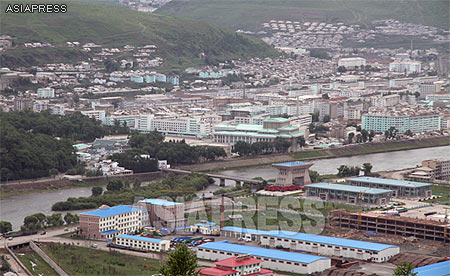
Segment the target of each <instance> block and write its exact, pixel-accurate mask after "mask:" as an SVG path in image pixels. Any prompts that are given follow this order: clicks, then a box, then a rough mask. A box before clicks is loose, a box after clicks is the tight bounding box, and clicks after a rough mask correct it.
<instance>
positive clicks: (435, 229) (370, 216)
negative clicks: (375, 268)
mask: <svg viewBox="0 0 450 276" xmlns="http://www.w3.org/2000/svg"><path fill="white" fill-rule="evenodd" d="M329 218H330V224H331V226H335V227H342V228H351V229H360V230H363V231H374V232H377V233H383V234H390V235H398V236H401V237H410V236H411V237H416V238H418V239H427V240H433V241H441V242H446V243H450V235H448V234H447V231H448V227H449V226H448V223H447V222H442V221H436V220H432V219H416V218H410V217H402V216H393V215H383V214H377V213H373V212H370V213H360V212H351V211H346V210H342V209H340V210H331V211H330V213H329Z"/></svg>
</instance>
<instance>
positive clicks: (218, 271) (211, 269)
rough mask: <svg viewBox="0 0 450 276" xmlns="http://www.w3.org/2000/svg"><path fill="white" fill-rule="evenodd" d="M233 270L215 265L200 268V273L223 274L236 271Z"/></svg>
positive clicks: (213, 275)
mask: <svg viewBox="0 0 450 276" xmlns="http://www.w3.org/2000/svg"><path fill="white" fill-rule="evenodd" d="M236 272H237V271H235V270H223V269H220V268H217V267H207V268H203V269H201V270H200V275H202V276H203V275H208V276H209V275H211V276H223V275H230V274H233V273H236Z"/></svg>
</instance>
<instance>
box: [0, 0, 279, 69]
mask: <svg viewBox="0 0 450 276" xmlns="http://www.w3.org/2000/svg"><path fill="white" fill-rule="evenodd" d="M8 3H33V2H31V1H14V2H10V1H1V2H0V6H1V7H0V9H1V12H0V17H1V18H2V20H1V21H0V24H1V25H0V29H1V34H2V35H11V36H13V37H15V43H16V44H21V43H24V42H49V43H52V44H53V45H55V46H58V47H65V42H67V41H79V42H81V43H86V42H94V43H97V44H101V45H103V46H106V47H108V46H123V45H126V44H132V45H136V46H138V45H145V44H155V45H156V46H158V52H157V54H158V56H161V57H163V58H165V59H166V60H169V62H170V63H172V64H177V65H180V64H186V65H187V64H188V63H192V62H194V63H195V62H201V61H200V59H199V58H198V57H199V55H200V53H205V54H206V56H207V57H209V58H210V59H213V60H224V59H231V58H248V57H253V56H273V55H276V52H275V51H274V50H273V49H272V48H271V47H270V46H267V45H266V44H265V43H263V42H262V41H260V40H257V39H254V38H250V37H247V36H243V35H240V34H236V33H234V32H232V31H229V30H226V29H223V28H220V27H218V26H215V25H212V24H210V23H205V22H199V21H194V20H191V19H180V18H174V17H169V16H162V15H155V14H148V13H143V12H138V11H134V10H130V9H126V8H119V7H114V6H107V5H98V4H90V3H86V2H78V1H69V2H66V3H67V5H68V7H67V9H68V11H67V13H64V14H44V13H33V14H12V13H5V9H6V5H7V4H8ZM4 54H6V55H7V57H8V54H10V53H8V51H6V53H4ZM14 55H16V56H17V55H20V53H17V51H16V52H15V53H14ZM57 58H59V57H55V59H57ZM2 61H5V60H4V59H3V58H2ZM49 62H51V61H49ZM8 63H11V60H9V61H8ZM8 65H10V64H8ZM4 66H6V65H4Z"/></svg>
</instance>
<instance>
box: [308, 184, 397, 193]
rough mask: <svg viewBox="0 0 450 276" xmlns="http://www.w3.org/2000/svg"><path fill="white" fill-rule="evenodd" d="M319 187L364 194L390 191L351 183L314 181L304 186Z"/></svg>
mask: <svg viewBox="0 0 450 276" xmlns="http://www.w3.org/2000/svg"><path fill="white" fill-rule="evenodd" d="M309 187H311V188H320V189H328V190H336V191H344V192H353V193H364V194H374V195H376V194H384V193H390V192H391V190H385V189H376V188H368V187H361V186H352V185H342V184H333V183H314V184H308V185H305V188H306V189H308V188H309Z"/></svg>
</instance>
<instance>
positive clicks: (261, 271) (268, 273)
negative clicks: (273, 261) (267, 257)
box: [244, 268, 275, 276]
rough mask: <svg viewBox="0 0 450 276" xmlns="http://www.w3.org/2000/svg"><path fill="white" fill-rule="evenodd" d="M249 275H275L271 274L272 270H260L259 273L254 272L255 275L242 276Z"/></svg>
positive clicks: (249, 275)
mask: <svg viewBox="0 0 450 276" xmlns="http://www.w3.org/2000/svg"><path fill="white" fill-rule="evenodd" d="M251 275H264V276H271V275H275V273H273V271H272V270H268V269H264V268H261V270H260V271H259V272H255V273H252V274H246V275H244V276H251Z"/></svg>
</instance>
